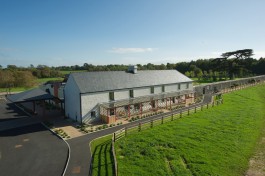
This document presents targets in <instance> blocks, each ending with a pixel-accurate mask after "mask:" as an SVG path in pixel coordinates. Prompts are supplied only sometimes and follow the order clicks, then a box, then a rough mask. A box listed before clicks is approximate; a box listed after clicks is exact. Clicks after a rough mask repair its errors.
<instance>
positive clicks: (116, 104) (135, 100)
mask: <svg viewBox="0 0 265 176" xmlns="http://www.w3.org/2000/svg"><path fill="white" fill-rule="evenodd" d="M190 93H194V91H191V90H185V91H180V92H171V93H164V94H157V95H150V96H142V97H137V98H131V99H126V100H118V101H114V102H108V103H102V104H100V106H101V107H104V108H114V107H120V106H125V105H128V104H136V103H142V102H148V101H153V100H160V99H164V98H170V97H176V96H181V95H186V94H190Z"/></svg>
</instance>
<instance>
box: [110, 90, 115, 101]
mask: <svg viewBox="0 0 265 176" xmlns="http://www.w3.org/2000/svg"><path fill="white" fill-rule="evenodd" d="M109 100H110V101H113V100H114V92H109Z"/></svg>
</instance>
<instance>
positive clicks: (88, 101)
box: [66, 83, 193, 123]
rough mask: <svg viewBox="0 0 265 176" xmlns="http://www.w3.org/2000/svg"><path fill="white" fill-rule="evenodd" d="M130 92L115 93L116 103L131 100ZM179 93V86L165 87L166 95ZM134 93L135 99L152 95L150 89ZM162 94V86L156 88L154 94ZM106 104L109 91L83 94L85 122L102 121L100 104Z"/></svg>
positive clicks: (138, 90) (183, 86)
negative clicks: (93, 113) (94, 114)
mask: <svg viewBox="0 0 265 176" xmlns="http://www.w3.org/2000/svg"><path fill="white" fill-rule="evenodd" d="M189 89H190V90H192V89H193V87H192V84H190V86H189ZM129 90H130V89H125V90H116V91H114V101H118V100H124V99H129V98H130V94H129ZM181 90H187V89H186V83H182V84H181ZM177 91H180V90H178V84H174V85H165V93H166V92H177ZM133 92H134V93H133V94H134V98H137V97H141V96H147V95H152V94H151V88H150V87H143V88H134V89H133ZM160 93H162V86H155V87H154V94H160ZM78 97H79V95H78ZM106 102H110V100H109V91H108V92H96V93H87V94H81V105H82V117H83V122H85V123H89V122H92V121H96V120H99V119H100V113H99V106H98V104H100V103H106ZM75 106H76V105H75ZM145 108H146V109H149V108H151V105H150V107H144V109H145ZM144 109H143V110H144ZM92 111H95V113H96V116H95V117H91V112H92ZM67 112H68V111H67ZM72 113H73V112H72ZM66 115H67V114H66Z"/></svg>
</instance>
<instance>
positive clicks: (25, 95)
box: [7, 88, 54, 103]
mask: <svg viewBox="0 0 265 176" xmlns="http://www.w3.org/2000/svg"><path fill="white" fill-rule="evenodd" d="M7 98H8V99H9V100H10V101H12V102H14V103H18V102H29V101H38V100H49V99H53V98H54V97H53V96H52V95H51V94H49V93H47V92H45V91H43V90H41V89H40V88H36V89H31V90H27V91H24V92H21V93H17V94H14V95H8V96H7Z"/></svg>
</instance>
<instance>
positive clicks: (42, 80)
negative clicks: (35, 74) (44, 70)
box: [37, 77, 63, 83]
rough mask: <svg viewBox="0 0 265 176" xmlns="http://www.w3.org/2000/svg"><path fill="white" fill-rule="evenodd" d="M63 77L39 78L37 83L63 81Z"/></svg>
mask: <svg viewBox="0 0 265 176" xmlns="http://www.w3.org/2000/svg"><path fill="white" fill-rule="evenodd" d="M62 80H63V78H60V77H59V78H39V79H37V83H46V82H48V81H62Z"/></svg>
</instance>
